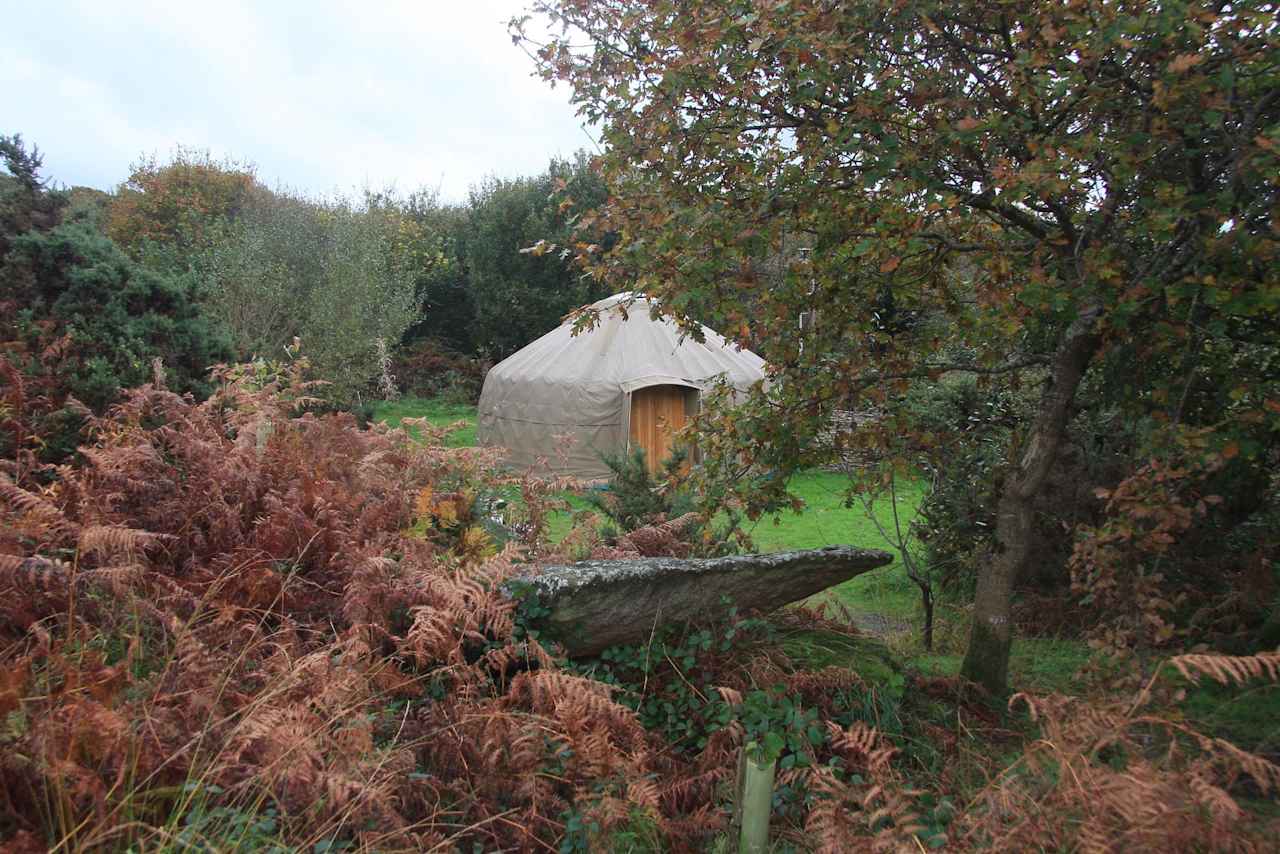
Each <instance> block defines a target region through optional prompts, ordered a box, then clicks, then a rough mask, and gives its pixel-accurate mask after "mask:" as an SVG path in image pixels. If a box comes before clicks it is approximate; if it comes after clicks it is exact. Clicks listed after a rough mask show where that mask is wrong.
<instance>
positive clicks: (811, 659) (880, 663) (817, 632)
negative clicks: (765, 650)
mask: <svg viewBox="0 0 1280 854" xmlns="http://www.w3.org/2000/svg"><path fill="white" fill-rule="evenodd" d="M779 646H781V647H782V651H783V652H785V653H786V654H787V657H788V658H790V659H791V661H792V662H794V664H795V665H796V669H797V670H821V669H822V668H824V667H846V668H848V669H850V670H852V671H853V672H855V673H857V674H858V675H859V676H861V677H862V678H863V679H864V680H865V681H866V682H867V683H868V684H871V685H882V686H896V685H901V684H902V665H901V663H899V661H898V660H897V659H896V658H895V657H894V655H893V653H892V652H890V651H889V648H888V647H887V646H885V645H884V644H883V643H882V642H881V641H879V640H876V639H875V638H869V637H858V636H854V635H847V634H844V633H842V632H835V631H830V630H827V629H801V630H798V631H792V632H788V633H787V634H786V635H785V636H784V637H783V638H782V639H781V641H780V643H779Z"/></svg>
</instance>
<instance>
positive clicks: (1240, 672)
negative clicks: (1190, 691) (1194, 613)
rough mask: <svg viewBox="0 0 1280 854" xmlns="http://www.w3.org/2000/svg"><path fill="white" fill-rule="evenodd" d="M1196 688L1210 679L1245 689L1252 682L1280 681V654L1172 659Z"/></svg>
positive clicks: (1173, 663) (1210, 655)
mask: <svg viewBox="0 0 1280 854" xmlns="http://www.w3.org/2000/svg"><path fill="white" fill-rule="evenodd" d="M1169 663H1170V664H1172V665H1173V666H1174V667H1175V668H1176V669H1177V671H1178V672H1179V673H1181V674H1182V675H1183V677H1184V678H1186V679H1187V680H1188V681H1190V682H1191V683H1192V684H1198V683H1199V681H1200V677H1201V676H1209V677H1210V678H1212V679H1213V680H1215V681H1216V682H1218V683H1219V684H1222V685H1232V684H1235V685H1243V684H1245V683H1246V682H1249V681H1250V680H1252V679H1268V680H1270V681H1272V682H1276V681H1280V651H1277V652H1260V653H1257V654H1256V655H1217V654H1208V655H1178V656H1174V657H1173V658H1171V659H1169Z"/></svg>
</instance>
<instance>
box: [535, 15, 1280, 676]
mask: <svg viewBox="0 0 1280 854" xmlns="http://www.w3.org/2000/svg"><path fill="white" fill-rule="evenodd" d="M535 9H536V10H537V11H538V12H539V13H541V14H542V15H543V16H544V17H545V18H546V19H547V21H548V23H549V24H550V25H551V26H549V27H548V29H549V30H550V31H551V32H552V33H554V34H555V35H553V36H551V37H550V38H549V40H547V41H545V42H542V43H539V42H537V41H535V40H532V39H525V44H526V46H527V47H528V49H529V50H530V51H531V52H533V53H535V54H536V56H537V59H538V63H539V68H540V71H541V72H542V73H543V75H544V77H546V78H548V79H552V80H557V81H564V82H567V83H568V84H569V86H570V87H571V89H572V93H573V98H574V101H575V103H577V104H578V106H579V108H580V110H581V111H582V113H583V115H585V116H586V117H587V118H588V119H589V120H592V121H595V122H597V123H598V124H599V125H600V127H601V133H602V136H603V138H604V140H605V142H606V145H607V149H606V152H605V154H604V156H603V158H602V161H601V168H602V174H603V176H604V178H605V180H606V182H607V184H608V186H609V190H610V199H609V201H608V202H607V203H606V204H605V205H604V206H602V207H601V208H600V209H598V210H597V211H596V212H595V213H594V214H592V215H588V216H586V217H584V218H583V221H582V225H583V226H584V229H586V230H588V232H590V230H591V229H602V230H606V231H608V232H610V233H613V234H616V235H618V236H619V239H618V242H617V243H616V245H613V246H611V247H608V248H602V247H601V246H600V245H599V244H596V245H592V241H591V240H590V237H589V234H588V235H587V236H584V237H582V238H581V239H580V240H578V241H577V243H576V244H575V246H576V248H577V254H578V256H579V258H580V260H581V262H582V263H583V264H585V265H586V267H587V270H588V271H589V272H590V273H591V274H593V275H595V276H597V277H600V278H603V279H606V280H610V281H613V282H615V283H626V285H627V287H634V288H635V289H638V290H642V291H644V292H646V293H649V294H651V295H654V296H657V297H659V298H660V299H661V301H662V302H663V304H664V306H665V310H666V311H668V312H670V313H671V314H673V315H675V316H677V317H679V318H687V317H696V318H697V319H699V320H700V321H703V322H706V323H709V324H710V325H712V326H715V327H716V328H718V329H721V330H722V331H726V332H727V333H728V334H730V335H731V336H733V337H734V338H736V339H737V340H739V341H741V342H746V341H752V342H754V343H756V344H757V345H758V346H759V347H760V348H761V349H760V352H761V355H762V356H764V357H765V358H766V361H767V362H768V363H769V364H770V366H771V371H772V376H771V379H772V380H773V381H772V382H771V383H769V384H768V385H767V386H764V387H762V388H761V389H759V390H758V391H757V392H756V394H755V395H754V396H753V399H752V400H751V401H750V403H748V404H747V405H744V406H742V407H739V408H737V409H735V410H733V411H731V412H728V413H727V414H722V415H720V416H717V417H713V418H709V419H706V421H707V423H705V424H704V425H703V432H704V435H705V436H707V442H706V444H705V445H704V448H703V449H704V452H705V453H706V460H707V466H706V471H707V475H708V485H707V495H708V500H709V501H710V502H712V503H723V502H724V501H726V500H727V499H728V496H729V494H730V493H734V494H736V495H738V496H739V497H740V498H741V499H742V500H743V501H745V502H747V503H748V506H749V507H751V508H752V509H753V511H755V512H759V511H766V510H769V509H771V508H774V507H778V506H782V505H783V504H785V503H786V501H787V500H788V499H787V496H786V495H785V484H786V482H787V477H786V475H787V473H788V472H790V471H792V470H794V469H795V468H797V467H800V466H806V465H810V464H812V463H813V462H815V459H816V457H817V456H819V454H820V450H821V449H820V447H819V444H820V443H819V442H818V441H817V440H818V438H819V437H820V436H821V435H822V433H823V431H824V428H825V425H826V424H827V423H828V419H829V416H830V413H831V410H832V409H833V408H834V407H836V406H845V407H847V408H850V409H855V410H857V409H860V408H863V407H865V406H867V405H885V404H888V403H891V402H892V401H894V400H896V399H897V398H898V397H899V396H900V395H902V394H903V393H905V392H906V391H907V389H908V388H909V386H910V384H911V383H912V382H913V381H917V382H918V381H934V380H937V379H938V378H939V377H941V376H943V375H944V374H947V373H955V372H965V373H971V374H975V375H979V376H996V375H1009V376H1014V375H1017V374H1021V373H1025V372H1027V371H1033V372H1037V373H1038V375H1039V377H1040V378H1041V379H1042V380H1043V382H1041V383H1040V384H1039V387H1038V388H1037V389H1036V391H1035V394H1034V397H1033V400H1032V405H1031V407H1030V411H1029V413H1028V417H1027V418H1026V420H1024V421H1023V422H1022V423H1020V424H1019V425H1017V429H1015V430H1014V431H1012V432H1011V434H1010V438H1009V441H1008V443H1007V445H1006V447H1005V448H1004V452H1003V454H1002V455H1001V457H1002V460H1003V466H1004V468H1005V472H1004V476H1003V477H1002V478H1001V487H1000V491H999V493H998V496H997V498H996V503H997V512H996V514H995V518H996V532H995V541H996V544H997V548H995V549H994V550H993V552H992V554H991V556H990V559H989V560H986V561H985V562H984V563H983V564H982V571H981V574H980V576H979V578H978V583H977V593H976V607H975V610H974V621H973V627H972V632H971V638H972V640H971V646H970V655H969V656H968V658H967V660H966V667H965V672H966V674H967V675H968V676H969V677H971V678H974V679H976V680H978V681H980V682H982V683H983V684H984V685H986V686H987V687H988V688H989V689H990V690H991V691H993V692H996V693H1000V692H1003V691H1004V689H1005V687H1006V686H1005V670H1006V666H1007V659H1008V650H1009V643H1010V638H1011V633H1010V628H1009V626H1010V622H1011V607H1012V601H1011V596H1012V590H1013V588H1014V584H1015V582H1016V580H1017V579H1018V577H1019V575H1020V574H1021V573H1022V572H1023V570H1024V569H1025V568H1026V567H1027V566H1029V565H1030V564H1031V563H1032V561H1033V546H1034V543H1035V535H1034V519H1035V513H1034V510H1033V508H1032V506H1031V505H1032V503H1033V502H1034V500H1035V498H1036V497H1037V496H1040V495H1042V494H1043V492H1044V489H1045V488H1046V484H1047V483H1049V481H1050V473H1051V471H1052V468H1053V465H1054V462H1055V460H1056V459H1057V457H1058V450H1059V448H1060V447H1061V446H1062V445H1063V444H1064V442H1065V441H1066V435H1067V430H1068V424H1069V422H1070V418H1071V415H1072V411H1073V403H1074V400H1075V397H1076V392H1077V390H1078V389H1079V388H1080V387H1081V384H1082V383H1083V382H1085V381H1086V380H1087V379H1088V375H1089V374H1090V373H1091V372H1097V371H1098V370H1100V369H1101V367H1103V366H1106V367H1110V368H1112V370H1115V368H1118V367H1120V366H1121V365H1124V364H1141V365H1150V366H1153V368H1152V369H1151V370H1142V371H1133V372H1131V375H1130V377H1129V381H1128V382H1126V383H1120V384H1116V385H1114V386H1112V389H1113V391H1117V392H1119V391H1120V390H1121V389H1122V388H1123V396H1124V397H1125V398H1126V399H1127V400H1128V401H1129V402H1131V403H1133V404H1134V405H1135V406H1136V407H1137V408H1141V409H1144V410H1146V414H1148V415H1149V416H1150V417H1151V418H1152V419H1153V420H1158V419H1160V418H1163V419H1164V420H1165V421H1173V422H1177V421H1179V420H1180V419H1182V418H1184V417H1187V416H1188V414H1189V413H1190V411H1191V407H1190V406H1189V405H1187V406H1184V405H1183V404H1182V403H1180V401H1183V400H1184V399H1187V401H1188V404H1189V403H1190V398H1191V397H1194V395H1190V394H1187V393H1184V389H1191V388H1192V386H1196V387H1198V386H1199V385H1200V383H1198V382H1190V381H1189V378H1192V379H1194V378H1195V377H1196V375H1197V374H1198V373H1199V371H1200V368H1201V367H1202V366H1206V365H1214V364H1223V363H1224V362H1225V363H1232V364H1242V365H1243V363H1245V362H1247V361H1248V354H1250V353H1252V352H1254V351H1255V350H1256V349H1257V348H1258V347H1259V346H1260V345H1261V346H1263V347H1264V348H1270V347H1273V346H1274V344H1275V341H1276V335H1277V332H1280V329H1278V328H1277V327H1276V325H1275V323H1274V321H1273V318H1274V317H1275V313H1276V309H1277V306H1278V305H1280V302H1278V301H1280V285H1278V283H1277V270H1278V269H1280V264H1277V263H1276V244H1275V241H1274V228H1273V227H1274V219H1273V218H1274V212H1275V210H1276V204H1275V202H1276V193H1277V192H1278V188H1277V184H1276V182H1275V180H1274V178H1275V175H1276V174H1278V173H1280V145H1278V144H1277V139H1278V137H1277V134H1278V133H1280V123H1278V120H1280V102H1278V101H1277V99H1276V98H1275V95H1274V93H1275V91H1276V88H1277V82H1276V73H1277V71H1276V67H1275V65H1274V63H1273V62H1272V61H1271V59H1270V57H1273V56H1274V55H1275V51H1276V38H1277V32H1276V30H1275V28H1274V26H1272V24H1273V19H1274V8H1273V4H1271V3H1269V2H1264V0H1252V2H1246V3H1243V4H1232V5H1230V6H1228V7H1224V6H1220V5H1213V4H1202V3H1197V2H1182V0H1179V2H1167V3H1159V4H1156V5H1154V6H1153V5H1152V4H1150V3H1147V2H1120V3H1111V2H1093V0H1081V2H1073V3H1067V4H1062V3H1050V2H1044V3H1032V4H1030V5H1028V4H1026V3H1018V4H1013V3H1004V4H997V5H996V6H994V7H993V6H992V5H991V4H989V3H977V2H974V3H960V4H957V3H954V2H947V3H942V2H937V0H912V2H906V3H897V4H885V3H878V2H870V0H867V2H855V3H842V4H838V5H834V6H833V5H832V4H829V3H825V2H817V0H802V2H795V0H790V2H786V3H768V4H763V3H761V4H755V3H728V2H722V1H721V0H699V2H691V3H673V2H658V3H639V2H634V0H596V1H595V2H585V3H584V2H541V3H537V4H535ZM522 26H523V23H522V22H521V21H517V22H515V23H514V27H515V35H516V36H517V37H521V35H522V32H521V27H522ZM797 239H799V240H803V241H805V242H807V243H808V248H810V249H811V251H810V252H808V253H805V254H804V256H803V257H794V256H790V255H785V254H784V253H786V252H788V246H789V245H790V246H794V241H796V240H797ZM779 256H783V258H784V262H785V263H784V266H785V267H787V268H788V269H787V272H786V273H785V274H784V275H782V276H780V277H776V276H774V277H771V276H767V275H765V274H764V273H763V272H762V271H763V269H764V266H765V265H766V264H767V262H769V261H770V260H771V259H773V258H777V257H779ZM886 309H891V311H890V312H889V314H890V315H891V316H890V317H888V318H887V319H886ZM810 310H816V311H817V323H816V324H815V325H813V327H812V328H811V329H806V331H804V332H801V330H800V328H799V324H798V323H797V322H796V320H797V318H798V317H799V316H800V315H801V313H804V312H808V311H810ZM1122 354H1123V360H1120V359H1117V360H1116V361H1114V362H1111V363H1110V364H1109V365H1107V364H1106V363H1107V357H1108V356H1112V355H1114V356H1116V357H1119V356H1121V355H1122ZM1265 361H1266V360H1264V362H1265ZM1273 389H1274V376H1270V375H1268V374H1266V373H1263V372H1259V371H1257V370H1254V369H1249V371H1248V373H1247V374H1246V375H1245V377H1244V381H1243V382H1242V383H1240V384H1239V385H1238V386H1236V388H1235V389H1234V390H1233V392H1232V393H1233V394H1235V395H1236V397H1235V401H1234V402H1233V403H1232V404H1231V405H1230V406H1228V407H1226V408H1225V410H1224V409H1218V411H1217V412H1216V414H1215V415H1214V416H1212V417H1208V418H1206V417H1205V416H1207V415H1208V412H1207V411H1201V412H1200V413H1199V414H1198V418H1200V419H1204V420H1203V421H1201V423H1212V424H1214V425H1217V426H1216V429H1217V430H1218V431H1221V432H1222V433H1224V434H1225V433H1230V432H1232V431H1233V430H1235V429H1237V427H1238V426H1239V425H1249V427H1248V428H1247V429H1248V431H1249V432H1258V431H1261V432H1262V433H1264V434H1265V435H1267V436H1268V437H1270V438H1269V439H1268V443H1269V444H1268V445H1267V446H1266V447H1267V448H1269V449H1273V448H1274V437H1275V435H1276V430H1275V427H1276V423H1277V421H1276V419H1277V417H1280V412H1277V411H1276V410H1275V408H1274V407H1269V406H1268V405H1267V404H1266V402H1265V401H1267V400H1271V399H1273V398H1274V391H1273ZM892 427H893V422H892V419H890V420H889V421H886V422H880V423H875V422H868V423H866V424H863V425H860V426H859V429H857V430H855V431H853V433H852V435H850V436H848V437H846V438H845V440H844V442H843V444H844V445H846V446H848V447H852V448H854V449H859V448H879V447H884V446H886V445H888V444H889V439H890V437H891V432H890V431H891V430H892ZM1273 452H1274V451H1273V450H1268V451H1266V452H1265V453H1273ZM1259 453H1264V452H1263V451H1262V450H1261V449H1260V450H1259ZM901 462H906V461H901ZM1133 463H1135V464H1136V465H1140V460H1134V461H1133Z"/></svg>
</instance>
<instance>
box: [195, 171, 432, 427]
mask: <svg viewBox="0 0 1280 854" xmlns="http://www.w3.org/2000/svg"><path fill="white" fill-rule="evenodd" d="M429 243H430V241H429V236H424V234H423V233H422V231H421V229H420V227H419V226H418V225H417V224H416V222H415V221H414V220H412V219H411V218H409V217H407V216H403V215H402V214H401V213H400V212H399V211H398V210H397V209H396V208H394V207H393V206H392V205H391V204H390V203H389V202H388V200H387V199H386V198H385V197H371V198H369V199H367V200H366V203H365V204H364V205H363V206H356V205H354V204H352V203H351V202H349V201H348V200H345V199H342V198H334V199H330V200H312V199H307V198H302V197H297V196H289V195H284V194H262V195H259V196H258V197H257V198H256V199H255V200H254V201H253V202H252V204H250V205H248V206H247V208H246V209H245V210H244V211H243V213H242V215H241V218H240V221H239V223H238V224H237V226H236V227H235V228H234V229H232V230H231V231H230V232H229V233H228V235H227V236H226V237H225V238H224V239H222V240H220V241H218V242H217V243H215V244H214V245H213V246H212V247H211V248H209V249H208V250H207V251H206V252H205V253H204V254H203V255H202V256H201V257H200V258H199V259H198V260H197V262H196V266H197V269H198V270H199V272H200V275H201V278H202V279H203V280H204V281H205V283H206V287H207V289H208V292H209V301H210V304H211V306H212V307H213V309H214V311H215V312H216V314H217V316H218V317H219V318H220V319H221V320H222V321H223V322H224V323H225V324H226V326H227V327H228V328H229V329H230V330H231V332H232V334H233V335H234V336H235V340H236V346H237V348H238V349H239V351H240V352H241V353H242V354H244V355H260V356H269V355H275V354H278V353H279V352H280V350H281V348H283V347H285V346H287V345H289V343H290V342H291V341H292V340H293V339H294V338H295V337H296V338H301V339H302V341H303V344H304V346H305V347H306V351H307V353H308V354H309V355H310V357H311V359H312V360H313V362H314V364H315V367H316V369H317V371H319V373H320V375H321V376H322V377H323V378H324V379H325V380H327V381H328V382H329V383H330V385H329V387H328V388H327V390H326V391H325V396H326V397H328V398H330V399H331V400H333V401H334V402H336V403H339V404H351V403H353V402H355V401H357V400H358V399H359V398H360V397H361V396H362V395H363V394H364V393H365V392H366V391H367V390H369V388H370V387H371V386H372V385H373V384H374V383H375V382H376V380H377V378H378V376H379V375H380V366H379V360H378V349H377V347H378V345H377V341H378V340H379V339H381V340H383V341H384V342H387V344H390V345H393V346H398V344H399V342H400V340H401V338H402V337H403V335H404V334H405V332H406V330H408V329H409V327H410V326H411V325H412V324H413V323H414V322H415V320H416V319H417V316H418V310H419V305H418V297H417V295H416V285H415V276H416V271H417V270H418V269H421V268H422V266H423V265H428V266H429V265H431V264H437V263H444V261H443V256H441V255H440V254H439V253H438V252H433V251H432V250H431V249H430V246H429V245H424V244H429Z"/></svg>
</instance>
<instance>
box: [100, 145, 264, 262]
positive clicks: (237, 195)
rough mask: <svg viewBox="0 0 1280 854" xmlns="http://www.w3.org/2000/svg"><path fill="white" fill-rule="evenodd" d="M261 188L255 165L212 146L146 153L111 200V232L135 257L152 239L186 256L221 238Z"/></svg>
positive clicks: (116, 240)
mask: <svg viewBox="0 0 1280 854" xmlns="http://www.w3.org/2000/svg"><path fill="white" fill-rule="evenodd" d="M261 192H264V190H263V188H262V187H261V186H260V185H258V183H257V179H256V177H255V175H254V168H253V167H252V166H251V165H248V164H243V163H237V162H235V161H232V160H225V161H217V160H214V159H213V157H212V156H211V155H210V153H209V152H208V151H196V150H193V149H188V148H178V149H176V150H175V151H174V152H173V155H172V156H171V157H170V159H169V161H168V162H165V163H161V162H160V160H159V159H158V158H157V157H155V156H154V155H152V156H149V157H144V158H142V159H141V160H139V161H138V162H137V163H135V164H134V165H133V167H132V171H131V172H130V173H129V177H128V178H127V179H126V180H125V182H124V183H123V184H122V185H121V186H120V188H119V189H118V190H117V191H116V195H115V198H114V199H112V200H111V203H110V207H109V209H108V213H107V220H106V232H107V236H108V237H110V238H111V239H112V240H113V241H115V242H116V243H117V244H118V245H119V246H120V247H121V248H123V249H124V250H125V251H127V252H128V253H129V254H130V255H132V256H133V257H135V258H138V257H140V256H141V254H142V252H143V250H144V248H145V245H146V244H147V243H156V244H165V245H168V246H171V247H173V248H174V249H176V250H177V251H178V252H179V253H180V254H181V255H182V256H183V257H187V256H189V255H191V254H193V253H195V252H198V251H200V250H202V249H205V248H207V247H208V246H210V245H211V244H213V243H214V242H216V241H217V240H218V239H219V237H220V235H221V234H222V232H223V231H224V229H226V228H227V227H228V225H229V224H230V223H231V222H232V221H234V220H235V219H236V218H237V217H238V216H239V215H240V213H241V211H242V210H243V209H244V207H245V205H246V204H248V203H249V201H250V200H251V199H252V198H253V196H254V195H255V194H256V193H261Z"/></svg>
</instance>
